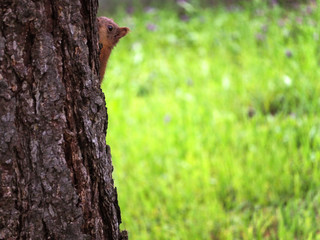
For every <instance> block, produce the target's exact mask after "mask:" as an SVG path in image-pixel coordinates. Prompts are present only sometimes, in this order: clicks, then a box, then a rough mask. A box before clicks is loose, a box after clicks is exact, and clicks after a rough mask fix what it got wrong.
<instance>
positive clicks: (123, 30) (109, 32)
mask: <svg viewBox="0 0 320 240" xmlns="http://www.w3.org/2000/svg"><path fill="white" fill-rule="evenodd" d="M98 24H99V39H100V43H102V44H103V47H108V48H113V47H114V46H115V45H116V44H117V43H118V42H119V39H120V38H122V37H124V36H125V35H127V33H128V32H129V31H130V30H129V28H127V27H119V26H118V25H117V24H116V23H115V22H114V21H113V20H112V19H110V18H107V17H99V18H98Z"/></svg>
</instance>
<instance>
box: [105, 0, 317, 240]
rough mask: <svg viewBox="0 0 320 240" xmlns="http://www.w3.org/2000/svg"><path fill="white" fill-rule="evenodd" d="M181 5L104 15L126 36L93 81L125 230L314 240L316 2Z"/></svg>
mask: <svg viewBox="0 0 320 240" xmlns="http://www.w3.org/2000/svg"><path fill="white" fill-rule="evenodd" d="M318 4H319V2H318ZM187 10H188V11H189V12H188V13H189V15H190V19H189V20H188V21H182V20H181V19H180V18H179V17H178V15H177V14H176V13H175V12H173V11H170V10H159V9H157V10H154V9H148V11H145V12H143V11H142V12H136V13H134V14H133V15H131V16H128V15H125V14H124V13H121V12H120V13H118V14H117V15H114V16H111V17H113V18H114V19H115V20H116V21H117V22H119V24H120V25H122V26H128V27H130V28H131V30H132V31H131V33H130V34H129V35H128V36H127V37H126V38H124V39H123V40H122V41H120V43H119V45H118V46H117V48H116V49H115V50H114V51H113V54H112V56H111V58H110V61H109V65H108V69H107V73H106V76H105V80H104V83H103V85H102V88H103V90H104V92H105V96H106V102H107V107H108V112H109V129H108V136H107V143H108V144H109V145H111V150H112V155H113V164H114V166H115V171H114V177H115V184H116V186H117V188H118V193H119V203H120V207H121V211H122V218H123V224H122V225H121V226H122V228H123V229H127V230H128V231H129V236H130V239H131V240H176V239H177V240H178V239H187V240H198V239H209V240H210V239H214V240H218V239H221V240H229V239H230V240H235V239H254V240H255V239H288V240H291V239H303V240H304V239H310V240H311V239H312V240H313V239H320V115H319V114H320V97H319V94H320V70H319V69H320V67H319V64H320V43H319V41H320V40H319V38H320V30H319V29H320V27H319V22H320V9H319V7H316V6H314V7H313V8H312V7H307V6H302V7H301V8H300V9H298V10H292V9H291V10H285V9H281V8H279V7H275V8H273V9H271V8H267V7H266V6H262V5H260V6H251V7H250V6H247V7H245V8H243V9H233V10H228V11H227V10H225V9H223V8H217V9H207V10H201V11H200V10H197V9H187ZM109 16H110V15H109Z"/></svg>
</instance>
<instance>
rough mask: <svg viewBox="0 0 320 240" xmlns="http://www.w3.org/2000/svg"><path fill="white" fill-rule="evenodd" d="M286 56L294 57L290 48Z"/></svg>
mask: <svg viewBox="0 0 320 240" xmlns="http://www.w3.org/2000/svg"><path fill="white" fill-rule="evenodd" d="M286 56H287V58H291V57H292V51H291V50H290V49H287V50H286Z"/></svg>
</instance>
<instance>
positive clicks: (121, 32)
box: [119, 27, 130, 38]
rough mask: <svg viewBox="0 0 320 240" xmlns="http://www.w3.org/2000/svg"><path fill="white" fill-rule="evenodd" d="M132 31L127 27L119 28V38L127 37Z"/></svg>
mask: <svg viewBox="0 0 320 240" xmlns="http://www.w3.org/2000/svg"><path fill="white" fill-rule="evenodd" d="M129 31H130V29H129V28H127V27H121V28H119V38H122V37H124V36H125V35H127V33H128V32H129Z"/></svg>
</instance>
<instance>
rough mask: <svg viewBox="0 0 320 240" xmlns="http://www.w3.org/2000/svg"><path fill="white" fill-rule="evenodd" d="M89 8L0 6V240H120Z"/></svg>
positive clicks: (9, 0)
mask: <svg viewBox="0 0 320 240" xmlns="http://www.w3.org/2000/svg"><path fill="white" fill-rule="evenodd" d="M97 6H98V2H97V0H43V1H38V0H0V239H59V240H63V239H67V240H69V239H77V240H78V239H110V240H119V239H126V236H125V235H126V233H125V232H123V233H120V231H119V224H120V222H121V219H120V209H119V207H118V202H117V192H116V189H115V188H114V184H113V180H112V170H113V168H112V164H111V157H110V149H109V148H108V147H107V146H106V144H105V137H106V129H107V112H106V108H105V100H104V95H103V93H102V92H101V89H100V86H99V77H98V69H99V66H98V65H99V63H98V59H99V58H98V56H99V55H98V53H99V47H98V43H97V37H98V36H97V24H96V12H97Z"/></svg>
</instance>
